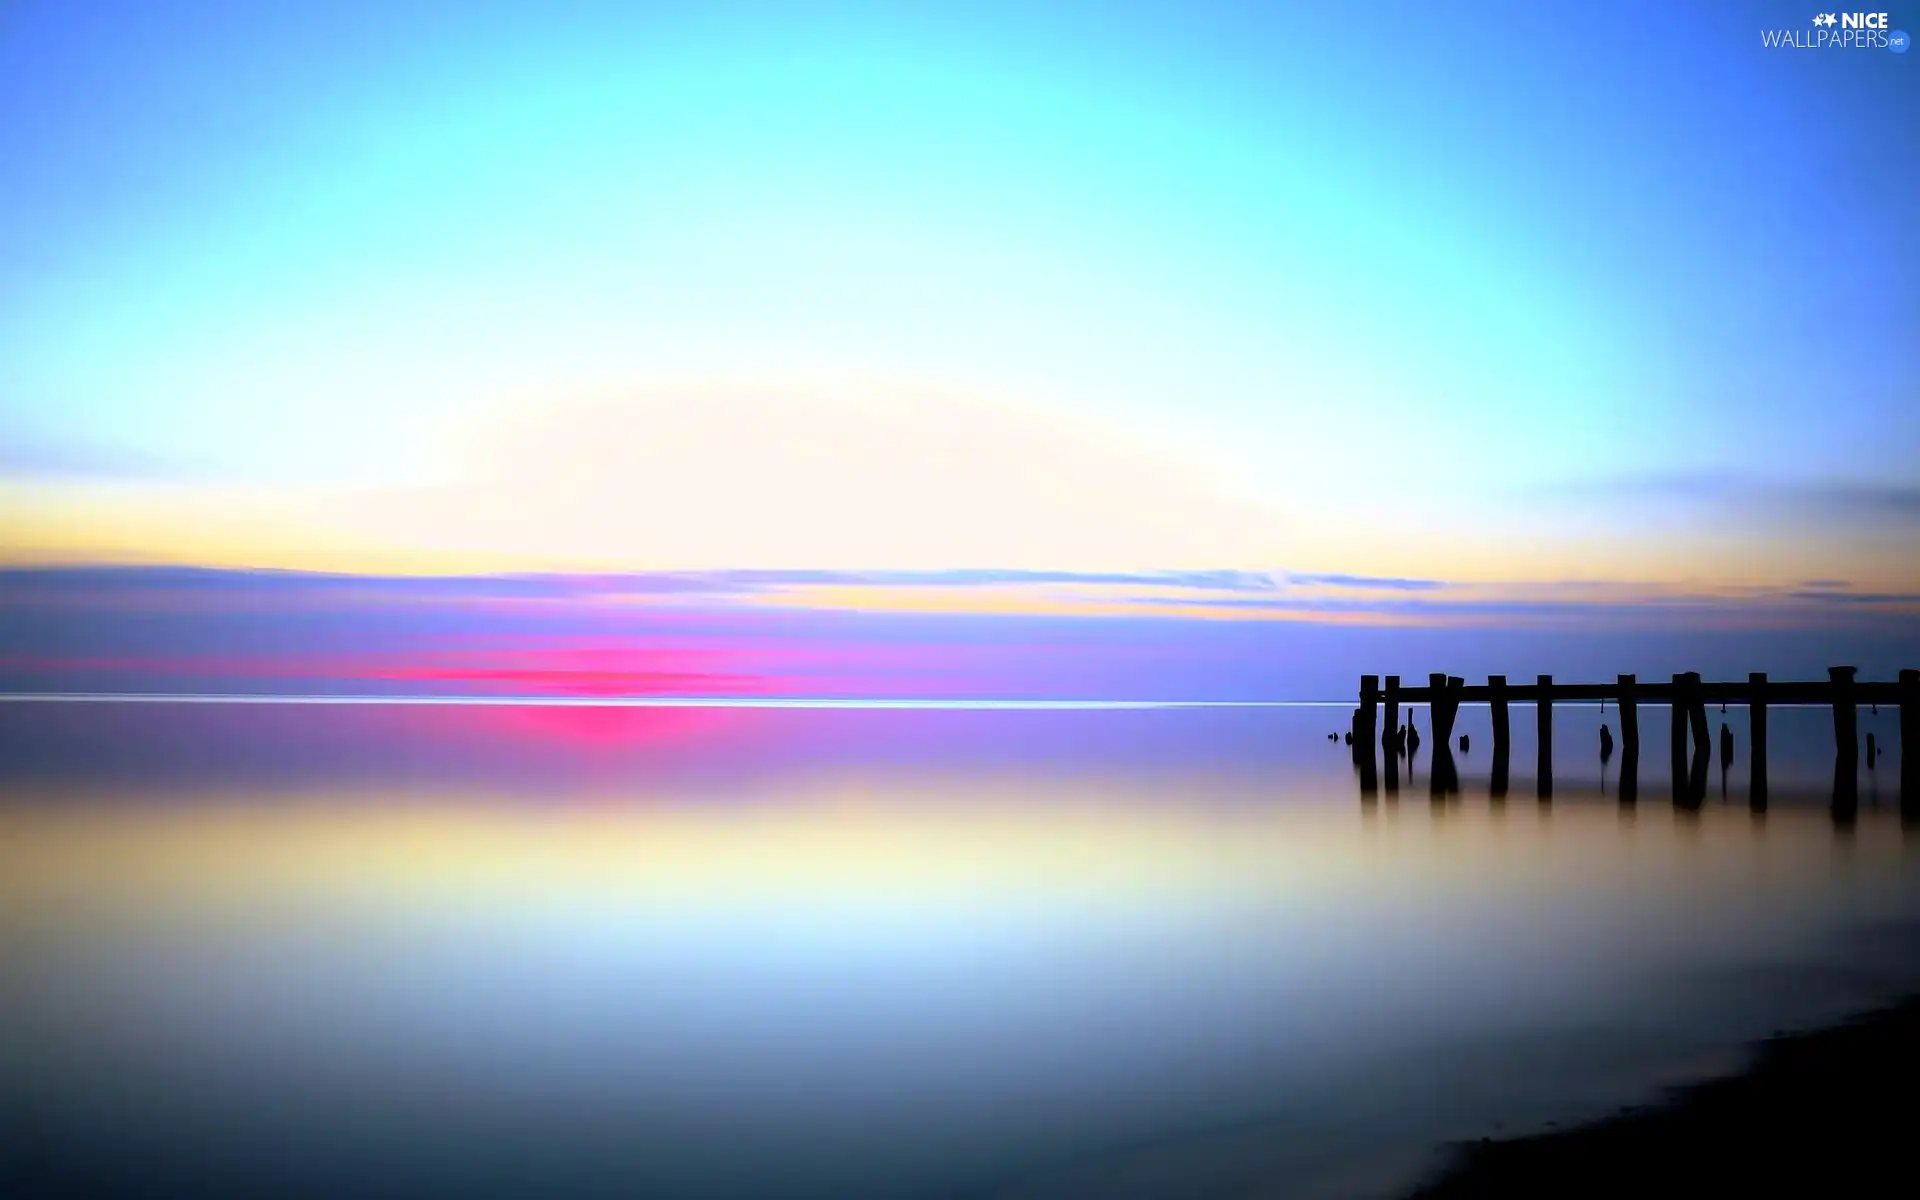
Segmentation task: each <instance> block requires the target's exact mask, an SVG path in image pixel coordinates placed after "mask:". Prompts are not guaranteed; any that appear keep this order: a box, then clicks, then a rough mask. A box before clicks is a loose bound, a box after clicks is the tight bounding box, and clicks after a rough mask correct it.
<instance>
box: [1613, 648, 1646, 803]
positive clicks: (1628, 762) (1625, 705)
mask: <svg viewBox="0 0 1920 1200" xmlns="http://www.w3.org/2000/svg"><path fill="white" fill-rule="evenodd" d="M1614 683H1615V685H1616V686H1617V687H1618V688H1619V693H1618V700H1619V702H1620V803H1622V804H1634V803H1637V802H1638V801H1639V799H1640V699H1639V694H1638V692H1639V688H1638V685H1637V684H1636V682H1635V680H1634V677H1633V676H1631V675H1621V676H1617V677H1616V678H1615V680H1614Z"/></svg>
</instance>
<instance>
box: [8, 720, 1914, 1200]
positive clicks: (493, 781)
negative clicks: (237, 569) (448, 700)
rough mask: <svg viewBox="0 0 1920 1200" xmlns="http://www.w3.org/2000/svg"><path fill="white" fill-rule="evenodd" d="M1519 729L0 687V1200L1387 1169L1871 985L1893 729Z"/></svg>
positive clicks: (1799, 1019)
mask: <svg viewBox="0 0 1920 1200" xmlns="http://www.w3.org/2000/svg"><path fill="white" fill-rule="evenodd" d="M1557 715H1558V721H1557V724H1556V747H1555V756H1556V762H1557V764H1558V766H1559V775H1558V778H1557V779H1556V789H1555V794H1554V797H1553V800H1552V802H1551V803H1541V802H1539V801H1537V800H1536V799H1535V798H1534V788H1533V784H1532V780H1531V777H1530V774H1529V769H1528V768H1529V767H1530V764H1531V763H1532V761H1533V747H1532V744H1531V741H1530V735H1531V730H1532V722H1531V719H1530V714H1529V711H1528V710H1526V709H1516V721H1515V725H1516V728H1515V742H1514V767H1515V770H1514V779H1513V787H1512V792H1511V794H1510V796H1509V797H1508V798H1507V799H1506V800H1505V801H1504V802H1503V803H1502V802H1496V801H1494V800H1492V799H1490V798H1489V796H1488V795H1487V789H1486V783H1485V781H1486V775H1487V766H1488V763H1487V758H1486V751H1485V749H1484V747H1486V746H1488V745H1490V741H1491V739H1490V736H1489V733H1488V731H1487V727H1486V721H1487V715H1486V713H1485V711H1484V710H1479V709H1468V710H1466V711H1465V712H1464V713H1463V714H1462V717H1461V726H1460V728H1461V730H1462V731H1464V732H1467V733H1469V734H1470V735H1472V736H1473V739H1474V741H1473V749H1472V751H1471V752H1470V753H1468V754H1466V755H1464V756H1462V757H1461V758H1460V759H1459V765H1460V769H1461V774H1462V788H1461V791H1460V792H1459V794H1458V795H1456V796H1452V797H1448V798H1445V799H1443V800H1440V801H1435V800H1434V799H1432V798H1431V797H1430V796H1429V794H1428V790H1427V784H1428V777H1427V775H1426V762H1425V758H1426V751H1425V750H1423V752H1422V755H1421V757H1420V758H1418V759H1416V760H1415V762H1414V763H1413V764H1412V767H1411V772H1410V774H1403V777H1402V781H1401V787H1402V790H1401V791H1400V793H1399V794H1398V795H1397V796H1388V795H1381V796H1379V797H1378V798H1377V799H1373V800H1370V801H1369V800H1363V798H1362V796H1361V795H1360V792H1359V789H1358V786H1357V783H1356V779H1355V773H1354V770H1353V767H1352V764H1351V763H1350V761H1349V758H1348V754H1347V751H1346V749H1345V747H1344V746H1342V745H1339V744H1337V743H1332V742H1329V741H1327V739H1326V735H1327V733H1328V732H1329V731H1332V730H1337V729H1344V727H1345V722H1346V712H1345V709H1344V708H1340V707H1333V708H1315V707H1301V708H1181V709H1109V710H1044V709H1043V710H1015V711H996V710H985V711H981V710H964V709H962V710H951V709H904V710H902V709H878V710H873V709H828V710H820V709H799V710H795V709H782V708H680V707H654V708H623V707H598V706H587V707H572V706H555V705H550V704H528V705H518V704H494V705H485V706H471V705H457V706H456V705H448V706H433V705H427V706H390V705H371V704H369V705H357V704H349V705H332V706H313V705H274V704H269V705H237V704H166V703H140V704H130V703H42V702H24V701H9V702H5V703H0V788H3V789H4V793H3V794H4V801H3V802H0V933H4V944H3V945H0V1014H3V1015H0V1176H3V1178H0V1191H5V1193H6V1194H9V1195H32V1194H36V1189H37V1194H45V1195H62V1196H67V1195H74V1196H87V1195H154V1194H169V1195H193V1196H216V1195H250V1196H258V1195H276V1196H281V1195H314V1196H342V1195H353V1196H369V1197H370V1196H394V1197H409V1198H418V1197H421V1196H425V1195H458V1196H464V1197H488V1196H508V1195H513V1196H535V1195H537V1196H576V1195H577V1196H608V1197H613V1196H621V1197H632V1196H665V1197H673V1196H690V1197H709V1196H732V1195H754V1196H820V1197H827V1196H832V1197H854V1196H861V1197H865V1196H875V1197H888V1196H925V1195H933V1196H949V1195H951V1196H962V1195H965V1196H1009V1197H1028V1196H1034V1197H1040V1196H1072V1197H1078V1196H1086V1195H1102V1196H1134V1195H1137V1196H1166V1195H1189V1194H1192V1195H1208V1196H1211V1195H1223V1196H1242V1195H1247V1196H1255V1195H1274V1196H1314V1195H1365V1194H1368V1193H1369V1192H1378V1193H1380V1194H1392V1193H1393V1192H1394V1191H1395V1190H1396V1189H1399V1188H1403V1187H1404V1186H1406V1185H1407V1183H1408V1182H1409V1181H1410V1180H1412V1179H1414V1178H1416V1177H1418V1176H1420V1175H1421V1174H1423V1173H1424V1172H1426V1171H1428V1170H1430V1169H1431V1168H1432V1167H1433V1166H1434V1165H1435V1163H1436V1162H1437V1161H1439V1160H1438V1155H1439V1154H1440V1153H1441V1150H1442V1148H1443V1147H1444V1146H1445V1145H1446V1144H1447V1143H1449V1142H1450V1141H1451V1140H1453V1139H1460V1138H1472V1137H1479V1136H1483V1135H1498V1134H1500V1133H1503V1132H1518V1131H1521V1130H1524V1129H1529V1128H1537V1127H1541V1126H1543V1125H1545V1124H1546V1123H1548V1122H1560V1123H1565V1122H1569V1121H1576V1120H1580V1119H1582V1118H1584V1117H1590V1116H1593V1115H1597V1114H1601V1113H1605V1112H1608V1111H1611V1110H1612V1109H1613V1108H1616V1107H1618V1106H1620V1105H1622V1104H1630V1103H1638V1102H1644V1101H1647V1100H1650V1099H1653V1098H1654V1097H1655V1096H1656V1095H1657V1092H1658V1089H1659V1088H1660V1087H1662V1086H1663V1085H1666V1084H1669V1083H1673V1082H1676V1081H1681V1080H1685V1079H1688V1078H1692V1077H1695V1076H1697V1075H1699V1074H1700V1073H1703V1072H1710V1071H1716V1070H1722V1069H1726V1068H1727V1067H1728V1066H1729V1065H1731V1064H1733V1063H1735V1062H1737V1061H1738V1058H1739V1055H1740V1052H1741V1050H1742V1047H1743V1046H1745V1045H1747V1044H1748V1043H1749V1042H1750V1041H1751V1040H1752V1039H1754V1038H1756V1037H1761V1036H1764V1035H1766V1034H1768V1033H1769V1032H1772V1031H1774V1030H1776V1029H1779V1028H1784V1027H1790V1026H1795V1025H1803V1024H1808V1023H1817V1022H1822V1021H1828V1020H1831V1019H1834V1018H1836V1017H1838V1016H1840V1015H1843V1014H1845V1013H1848V1012H1851V1011H1854V1010H1857V1009H1860V1008H1864V1007H1868V1006H1871V1005H1874V1004H1877V1003H1880V1002H1883V1001H1885V1000H1887V999H1889V998H1892V997H1895V996H1899V995H1902V994H1905V993H1907V992H1909V991H1911V990H1914V989H1915V988H1916V986H1917V985H1920V955H1916V954H1915V953H1913V951H1914V949H1915V947H1916V945H1920V936H1917V935H1916V931H1917V930H1920V840H1916V838H1915V835H1914V834H1911V833H1909V832H1907V831H1903V829H1902V827H1901V825H1900V822H1899V818H1898V797H1897V779H1898V761H1897V758H1892V757H1886V758H1882V759H1881V761H1880V762H1879V764H1878V765H1877V768H1876V769H1875V770H1873V771H1868V770H1866V769H1865V768H1864V766H1863V768H1862V773H1861V800H1860V809H1859V813H1858V817H1857V819H1855V820H1853V821H1852V822H1849V823H1842V824H1836V822H1835V821H1834V819H1833V818H1832V817H1831V816H1830V814H1829V811H1828V808H1827V805H1826V797H1825V794H1824V792H1823V788H1824V787H1825V785H1826V783H1827V781H1828V779H1829V772H1830V770H1831V759H1830V755H1831V721H1830V718H1829V716H1828V715H1827V714H1826V713H1824V712H1821V711H1818V710H1781V711H1776V712H1775V713H1774V714H1773V722H1772V723H1773V732H1774V739H1773V744H1774V765H1773V804H1772V806H1771V808H1770V809H1769V810H1768V811H1767V812H1766V813H1764V815H1760V814H1754V813H1752V812H1750V811H1749V810H1748V806H1747V798H1746V791H1745V776H1744V768H1745V759H1746V749H1745V721H1744V716H1743V714H1741V713H1740V711H1739V710H1738V709H1735V710H1733V711H1732V712H1730V713H1728V714H1727V715H1726V716H1724V717H1723V716H1721V715H1720V714H1719V713H1718V712H1715V713H1712V714H1711V718H1712V723H1713V726H1714V729H1715V732H1716V734H1717V732H1718V728H1719V725H1720V723H1721V722H1722V721H1725V722H1727V723H1728V725H1729V727H1730V728H1731V729H1732V731H1733V732H1734V733H1735V735H1736V738H1737V739H1738V746H1739V749H1738V753H1737V754H1736V756H1735V764H1734V767H1733V769H1732V770H1731V771H1730V772H1729V773H1728V775H1727V777H1726V778H1725V780H1724V784H1723V780H1722V777H1721V775H1720V772H1719V765H1718V762H1717V761H1716V762H1715V765H1714V772H1713V776H1712V781H1711V784H1710V789H1709V798H1708V801H1707V803H1706V804H1705V805H1704V806H1703V807H1702V808H1701V809H1700V810H1699V811H1697V812H1688V811H1681V810H1677V809H1676V808H1675V807H1674V806H1673V805H1672V804H1671V803H1670V802H1669V801H1668V795H1669V792H1668V788H1667V781H1666V780H1665V779H1664V778H1663V775H1662V772H1663V771H1664V769H1665V763H1666V759H1667V755H1666V747H1665V742H1664V731H1665V724H1666V722H1665V714H1664V712H1663V711H1661V710H1657V709H1655V710H1651V711H1650V712H1649V714H1648V717H1647V719H1646V720H1645V721H1644V724H1645V726H1646V738H1647V742H1646V748H1645V751H1644V753H1643V757H1642V764H1643V775H1642V779H1641V786H1640V800H1639V803H1638V804H1637V805H1636V806H1631V807H1623V806H1621V805H1620V804H1619V803H1618V802H1617V800H1616V796H1617V788H1618V781H1617V780H1616V779H1612V778H1610V777H1609V773H1610V771H1611V769H1612V768H1608V769H1603V767H1602V765H1601V763H1600V762H1599V759H1598V752H1597V737H1598V725H1599V723H1600V722H1601V721H1602V720H1605V719H1609V717H1610V715H1611V714H1609V716H1608V717H1603V716H1602V714H1600V713H1599V712H1598V711H1597V710H1595V709H1591V708H1570V707H1563V708H1560V709H1559V710H1557ZM1416 721H1417V722H1418V723H1419V724H1420V725H1421V726H1422V728H1423V729H1424V727H1425V712H1424V710H1420V711H1419V712H1418V713H1417V716H1416ZM1861 723H1862V732H1863V734H1864V733H1865V732H1866V731H1868V730H1874V731H1877V733H1878V735H1879V738H1880V739H1881V740H1882V742H1884V741H1886V740H1888V739H1890V738H1891V739H1893V740H1895V741H1897V734H1896V733H1895V732H1894V731H1895V729H1896V727H1897V717H1896V715H1895V714H1892V713H1891V712H1888V713H1882V714H1878V715H1875V714H1871V713H1869V712H1867V711H1866V710H1864V709H1863V710H1862V712H1861ZM1617 765H1618V763H1617V760H1616V762H1615V764H1613V766H1614V767H1617ZM1723 786H1724V792H1723V790H1722V789H1723Z"/></svg>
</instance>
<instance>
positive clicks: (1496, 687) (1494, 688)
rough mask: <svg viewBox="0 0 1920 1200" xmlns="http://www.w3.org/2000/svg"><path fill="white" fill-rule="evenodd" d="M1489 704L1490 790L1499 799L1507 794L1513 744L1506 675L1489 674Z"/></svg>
mask: <svg viewBox="0 0 1920 1200" xmlns="http://www.w3.org/2000/svg"><path fill="white" fill-rule="evenodd" d="M1487 704H1488V707H1489V708H1491V709H1492V711H1493V783H1492V786H1491V788H1490V789H1489V790H1490V791H1492V793H1493V796H1494V798H1495V799H1496V800H1498V799H1503V798H1505V796H1506V794H1507V756H1508V752H1509V750H1510V749H1511V744H1512V738H1511V737H1510V736H1509V732H1508V726H1507V677H1506V676H1505V675H1489V676H1487Z"/></svg>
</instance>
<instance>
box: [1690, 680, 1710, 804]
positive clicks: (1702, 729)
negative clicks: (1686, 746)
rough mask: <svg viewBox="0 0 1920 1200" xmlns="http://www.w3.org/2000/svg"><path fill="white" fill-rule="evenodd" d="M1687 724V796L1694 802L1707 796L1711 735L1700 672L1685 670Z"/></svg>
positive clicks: (1696, 802)
mask: <svg viewBox="0 0 1920 1200" xmlns="http://www.w3.org/2000/svg"><path fill="white" fill-rule="evenodd" d="M1687 724H1688V726H1689V727H1690V728H1691V729H1692V730H1693V761H1692V765H1691V766H1690V767H1689V769H1688V771H1687V790H1688V797H1689V799H1690V800H1691V801H1692V802H1693V803H1694V804H1699V803H1700V802H1701V801H1703V800H1705V799H1706V798H1707V765H1708V763H1709V762H1711V761H1712V759H1713V735H1712V734H1711V733H1710V732H1708V729H1707V698H1706V692H1705V689H1704V688H1702V687H1701V684H1700V672H1698V671H1688V672H1687Z"/></svg>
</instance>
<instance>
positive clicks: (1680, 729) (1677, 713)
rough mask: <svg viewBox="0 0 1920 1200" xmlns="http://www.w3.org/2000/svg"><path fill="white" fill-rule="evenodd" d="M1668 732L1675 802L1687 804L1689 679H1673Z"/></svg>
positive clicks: (1676, 677)
mask: <svg viewBox="0 0 1920 1200" xmlns="http://www.w3.org/2000/svg"><path fill="white" fill-rule="evenodd" d="M1667 732H1668V736H1669V738H1670V739H1671V748H1670V750H1669V753H1668V755H1667V765H1668V766H1669V767H1671V768H1672V769H1673V802H1674V803H1675V804H1685V803H1686V802H1687V677H1686V675H1685V673H1676V674H1675V675H1674V677H1673V705H1672V707H1671V708H1669V709H1668V710H1667Z"/></svg>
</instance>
